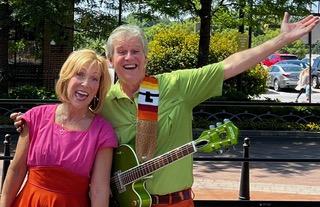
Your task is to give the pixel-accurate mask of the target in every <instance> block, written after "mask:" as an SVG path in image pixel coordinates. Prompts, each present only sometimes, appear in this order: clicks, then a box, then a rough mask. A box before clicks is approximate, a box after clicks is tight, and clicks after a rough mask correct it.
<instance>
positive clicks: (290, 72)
mask: <svg viewBox="0 0 320 207" xmlns="http://www.w3.org/2000/svg"><path fill="white" fill-rule="evenodd" d="M302 69H303V68H302V67H301V66H299V65H294V64H275V65H273V66H271V67H270V68H269V77H268V79H267V83H266V84H267V87H272V88H274V90H276V91H279V90H281V89H283V88H295V87H296V86H297V82H298V80H299V74H300V72H301V70H302Z"/></svg>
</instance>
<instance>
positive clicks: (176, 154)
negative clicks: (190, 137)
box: [120, 142, 197, 185]
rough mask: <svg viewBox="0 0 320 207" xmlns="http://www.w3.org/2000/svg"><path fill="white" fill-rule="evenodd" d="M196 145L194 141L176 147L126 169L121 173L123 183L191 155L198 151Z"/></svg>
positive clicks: (128, 182) (131, 181)
mask: <svg viewBox="0 0 320 207" xmlns="http://www.w3.org/2000/svg"><path fill="white" fill-rule="evenodd" d="M196 151H197V150H196V147H195V145H194V143H193V142H190V143H188V144H185V145H183V146H181V147H179V148H176V149H174V150H172V151H169V152H167V153H165V154H163V155H160V156H158V157H155V158H153V159H151V160H149V161H147V162H144V163H142V164H141V165H138V166H136V167H134V168H131V169H129V170H126V171H124V172H122V173H121V174H120V176H121V180H122V182H123V183H122V184H123V185H128V184H130V183H133V182H135V181H136V180H139V179H141V178H143V177H145V176H147V175H149V174H151V173H153V172H155V171H157V170H159V169H160V168H162V167H164V166H166V165H169V164H171V163H173V162H175V161H177V160H179V159H182V158H183V157H185V156H187V155H190V154H192V153H194V152H196Z"/></svg>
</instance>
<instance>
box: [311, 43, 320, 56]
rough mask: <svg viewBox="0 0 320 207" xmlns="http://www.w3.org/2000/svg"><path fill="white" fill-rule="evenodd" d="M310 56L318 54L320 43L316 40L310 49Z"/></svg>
mask: <svg viewBox="0 0 320 207" xmlns="http://www.w3.org/2000/svg"><path fill="white" fill-rule="evenodd" d="M312 54H320V41H319V40H318V41H317V42H316V43H315V44H314V47H313V49H312Z"/></svg>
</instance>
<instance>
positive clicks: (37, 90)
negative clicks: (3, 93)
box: [8, 85, 56, 100]
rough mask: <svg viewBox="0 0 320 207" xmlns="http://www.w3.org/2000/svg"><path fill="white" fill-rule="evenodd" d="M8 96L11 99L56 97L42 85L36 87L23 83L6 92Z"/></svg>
mask: <svg viewBox="0 0 320 207" xmlns="http://www.w3.org/2000/svg"><path fill="white" fill-rule="evenodd" d="M8 98H12V99H42V100H43V99H56V95H55V93H54V92H52V91H48V90H47V89H46V88H44V87H36V86H31V85H24V86H20V87H16V88H13V89H11V90H10V91H9V93H8Z"/></svg>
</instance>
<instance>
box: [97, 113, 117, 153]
mask: <svg viewBox="0 0 320 207" xmlns="http://www.w3.org/2000/svg"><path fill="white" fill-rule="evenodd" d="M98 140H99V141H98V142H99V147H98V149H102V148H106V147H108V148H116V147H118V140H117V136H116V133H115V131H114V129H113V128H112V125H111V124H110V123H109V122H107V121H105V120H104V119H103V118H101V131H100V133H99V137H98Z"/></svg>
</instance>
